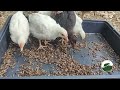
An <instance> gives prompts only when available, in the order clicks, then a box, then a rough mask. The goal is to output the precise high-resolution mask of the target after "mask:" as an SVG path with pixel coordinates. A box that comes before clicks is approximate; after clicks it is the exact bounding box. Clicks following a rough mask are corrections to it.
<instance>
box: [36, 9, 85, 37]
mask: <svg viewBox="0 0 120 90" xmlns="http://www.w3.org/2000/svg"><path fill="white" fill-rule="evenodd" d="M52 12H54V11H39V12H38V13H40V14H44V15H48V16H52ZM75 15H76V24H75V26H74V28H73V32H74V34H75V35H80V36H81V37H82V39H85V37H86V34H85V32H84V30H83V28H82V22H83V20H82V19H81V18H80V17H79V16H78V15H77V14H76V13H75Z"/></svg>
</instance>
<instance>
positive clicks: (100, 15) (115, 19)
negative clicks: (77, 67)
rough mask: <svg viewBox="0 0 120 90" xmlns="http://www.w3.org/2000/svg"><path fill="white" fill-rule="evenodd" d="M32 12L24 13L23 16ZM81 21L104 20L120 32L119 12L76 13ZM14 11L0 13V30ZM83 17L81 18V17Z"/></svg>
mask: <svg viewBox="0 0 120 90" xmlns="http://www.w3.org/2000/svg"><path fill="white" fill-rule="evenodd" d="M31 12H33V11H25V14H28V13H31ZM76 12H77V14H78V15H79V16H80V17H81V18H83V19H89V20H105V21H107V22H109V23H110V24H111V25H112V26H113V27H114V28H115V29H116V30H117V31H119V32H120V11H76ZM13 13H15V11H0V29H1V28H2V26H3V25H4V23H5V21H6V19H7V17H8V16H9V15H11V14H13ZM82 16H83V17H82Z"/></svg>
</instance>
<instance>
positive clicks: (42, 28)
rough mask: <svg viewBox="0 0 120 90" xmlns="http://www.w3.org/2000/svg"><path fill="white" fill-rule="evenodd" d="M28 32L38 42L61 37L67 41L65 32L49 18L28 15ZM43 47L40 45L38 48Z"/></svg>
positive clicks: (39, 15)
mask: <svg viewBox="0 0 120 90" xmlns="http://www.w3.org/2000/svg"><path fill="white" fill-rule="evenodd" d="M29 23H30V32H31V33H32V35H33V36H34V37H36V38H37V39H39V41H40V40H55V39H56V38H57V37H62V38H64V39H65V40H66V41H68V34H67V31H66V30H65V29H64V28H62V27H61V26H60V25H59V24H57V23H56V21H55V20H54V19H52V18H51V17H50V16H47V15H43V14H39V13H33V14H30V15H29ZM41 47H43V46H42V45H41V43H40V47H39V48H41Z"/></svg>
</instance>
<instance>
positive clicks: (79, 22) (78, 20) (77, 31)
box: [73, 13, 86, 39]
mask: <svg viewBox="0 0 120 90" xmlns="http://www.w3.org/2000/svg"><path fill="white" fill-rule="evenodd" d="M75 15H76V24H75V26H74V28H73V32H74V34H75V35H76V36H77V35H80V36H81V37H82V39H85V37H86V34H85V31H84V30H83V27H82V22H83V20H82V19H81V18H80V17H79V16H78V15H77V14H76V13H75Z"/></svg>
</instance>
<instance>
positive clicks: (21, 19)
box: [9, 11, 30, 51]
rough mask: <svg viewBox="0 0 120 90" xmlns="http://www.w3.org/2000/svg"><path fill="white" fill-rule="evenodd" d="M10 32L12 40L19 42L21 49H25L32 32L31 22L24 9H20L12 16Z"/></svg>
mask: <svg viewBox="0 0 120 90" xmlns="http://www.w3.org/2000/svg"><path fill="white" fill-rule="evenodd" d="M9 32H10V37H11V40H12V41H13V42H14V43H16V44H18V45H19V47H20V50H21V51H23V48H24V45H25V44H26V42H27V40H28V37H29V34H30V32H29V23H28V20H27V18H26V17H25V16H24V14H23V11H18V12H16V13H15V14H14V15H13V16H12V17H11V20H10V26H9Z"/></svg>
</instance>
